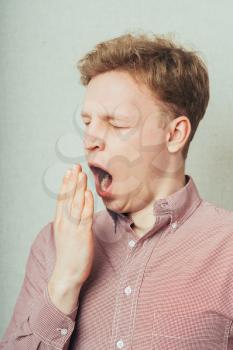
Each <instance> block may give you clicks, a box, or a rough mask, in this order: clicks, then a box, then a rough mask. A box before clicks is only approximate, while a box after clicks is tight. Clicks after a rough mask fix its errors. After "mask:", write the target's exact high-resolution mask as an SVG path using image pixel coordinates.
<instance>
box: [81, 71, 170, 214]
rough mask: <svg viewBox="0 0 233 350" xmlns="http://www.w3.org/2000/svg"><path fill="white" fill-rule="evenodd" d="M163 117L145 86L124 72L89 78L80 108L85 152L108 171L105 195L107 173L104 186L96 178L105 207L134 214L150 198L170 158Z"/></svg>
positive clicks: (88, 158) (111, 72)
mask: <svg viewBox="0 0 233 350" xmlns="http://www.w3.org/2000/svg"><path fill="white" fill-rule="evenodd" d="M87 114H88V116H86V115H87ZM163 118H164V117H162V116H161V112H160V109H159V107H158V105H156V102H155V98H154V97H152V94H151V92H150V91H149V89H147V87H146V86H145V85H142V84H140V86H139V85H138V84H137V83H136V82H135V81H134V80H133V79H132V77H131V76H130V75H129V74H128V73H127V72H119V71H110V72H106V73H102V74H99V75H97V76H96V77H94V78H93V79H91V81H90V82H89V84H88V86H87V89H86V93H85V97H84V103H83V106H82V120H83V122H84V123H85V124H86V125H85V133H84V147H85V154H86V159H87V162H88V163H89V162H90V163H97V164H99V165H100V166H103V167H104V168H105V169H106V170H107V171H108V172H109V173H110V174H111V175H112V181H111V185H110V189H109V190H108V189H107V190H106V192H105V194H103V193H102V192H101V188H102V189H104V188H105V189H106V187H107V186H108V185H109V182H108V180H109V177H106V182H105V186H106V187H105V186H104V185H103V184H101V185H98V181H100V180H98V179H99V177H98V176H96V180H95V181H97V182H96V184H97V185H96V186H97V187H96V189H97V193H98V194H99V195H100V196H101V197H102V199H103V201H104V204H105V206H106V207H107V208H108V209H111V210H113V211H116V212H121V213H124V212H134V211H138V210H140V209H142V208H144V207H145V206H146V205H148V204H149V203H150V202H152V201H153V198H154V196H155V194H156V183H157V182H158V178H161V177H164V175H165V174H166V166H167V162H168V151H167V147H166V129H167V128H166V129H165V128H163V122H164V119H163ZM109 181H110V180H109ZM103 182H104V181H102V183H103ZM100 183H101V181H100ZM102 186H104V187H102Z"/></svg>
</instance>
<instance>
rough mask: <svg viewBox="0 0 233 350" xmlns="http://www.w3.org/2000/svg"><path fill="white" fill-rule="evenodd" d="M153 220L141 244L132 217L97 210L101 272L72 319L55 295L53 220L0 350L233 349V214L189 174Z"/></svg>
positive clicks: (96, 270)
mask: <svg viewBox="0 0 233 350" xmlns="http://www.w3.org/2000/svg"><path fill="white" fill-rule="evenodd" d="M154 214H155V223H154V226H153V228H152V229H150V230H149V231H148V232H147V233H146V234H145V235H144V236H143V237H141V238H139V237H138V236H137V235H136V234H135V232H134V231H133V229H132V228H131V223H132V221H131V219H130V218H129V217H128V216H126V215H124V214H117V215H116V214H114V213H113V212H110V211H108V210H106V209H104V210H101V211H99V212H97V213H95V215H94V221H93V232H94V238H95V257H94V262H93V268H92V271H91V274H90V276H89V277H88V279H87V280H86V282H85V283H84V285H83V286H82V289H81V293H80V297H79V301H78V304H77V307H76V308H75V309H74V310H73V312H72V313H71V314H70V315H65V314H63V313H62V312H61V311H59V310H58V309H57V308H56V307H55V305H53V303H52V302H51V300H50V299H49V295H48V291H47V283H48V280H49V278H50V276H51V274H52V271H53V267H54V263H55V246H54V232H53V222H49V223H48V224H47V225H46V226H44V227H43V228H42V230H41V231H40V232H39V233H38V234H37V236H36V238H35V239H34V241H33V243H32V245H31V249H30V253H29V256H28V260H27V265H26V272H25V278H24V281H23V283H22V287H21V291H20V294H19V296H18V298H17V301H16V305H15V308H14V312H13V315H12V317H11V320H10V323H9V325H8V327H7V329H6V331H5V334H4V336H3V339H2V342H1V346H0V349H4V350H7V349H14V350H36V349H37V350H38V349H40V350H42V349H43V350H44V349H46V350H50V349H51V350H52V349H69V350H117V349H123V350H227V349H228V350H230V349H231V350H232V349H233V212H231V211H228V210H226V209H223V208H220V207H217V206H215V205H214V204H212V203H210V202H207V201H206V200H203V199H202V198H201V197H200V195H199V193H198V190H197V187H196V185H195V183H194V181H193V179H192V177H191V176H190V175H186V184H185V186H183V187H182V188H181V189H180V190H178V191H177V192H174V193H172V194H171V195H169V196H168V197H166V198H162V199H159V200H156V201H155V203H154ZM77 254H78V252H77Z"/></svg>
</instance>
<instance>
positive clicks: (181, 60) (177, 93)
mask: <svg viewBox="0 0 233 350" xmlns="http://www.w3.org/2000/svg"><path fill="white" fill-rule="evenodd" d="M197 53H198V52H197V51H194V50H188V49H185V48H184V47H182V46H181V45H180V44H177V43H175V42H174V40H172V39H170V38H169V37H166V36H165V35H156V34H152V35H151V36H149V35H147V34H138V35H136V34H133V33H132V32H131V33H126V34H124V35H121V36H119V37H116V38H113V39H110V40H107V41H103V42H100V43H98V44H97V45H96V46H95V48H94V49H93V50H92V51H90V52H88V53H87V54H86V55H85V56H84V57H83V58H81V59H80V60H79V61H78V63H77V68H78V69H79V71H80V73H81V78H80V81H81V83H82V84H83V85H84V86H86V85H87V84H88V83H89V81H90V80H91V79H92V78H93V77H95V76H96V75H98V74H100V73H104V72H107V71H111V70H119V71H126V72H128V73H129V74H131V76H132V77H133V78H134V79H135V80H136V81H139V82H142V83H144V84H146V86H148V87H149V88H150V90H151V92H152V94H153V95H154V96H155V98H156V100H157V101H160V104H159V105H160V109H161V113H162V114H161V115H163V116H164V117H166V118H165V120H166V122H167V121H169V120H171V119H174V118H176V117H178V116H179V115H185V116H186V117H187V118H188V119H189V121H190V124H191V132H190V135H189V138H188V140H187V142H186V144H185V146H184V147H183V149H182V154H183V157H184V159H186V157H187V153H188V149H189V145H190V142H191V140H192V138H193V136H194V134H195V132H196V129H197V127H198V124H199V122H200V120H201V119H202V118H203V117H204V114H205V111H206V108H207V105H208V101H209V77H208V70H207V67H206V65H205V63H204V61H203V60H202V59H201V57H199V56H198V54H197Z"/></svg>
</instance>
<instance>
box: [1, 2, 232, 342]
mask: <svg viewBox="0 0 233 350" xmlns="http://www.w3.org/2000/svg"><path fill="white" fill-rule="evenodd" d="M232 12H233V4H232V2H231V1H230V0H229V1H226V0H224V1H214V2H213V1H211V0H206V1H202V0H196V1H187V0H183V1H174V0H159V1H158V0H157V1H155V0H154V1H152V0H150V1H149V0H147V1H145V0H144V1H140V0H134V1H132V0H131V1H129V0H128V1H112V0H98V2H97V1H96V2H94V1H89V2H83V1H78V0H76V1H75V0H66V1H61V0H56V1H55V0H51V1H45V0H41V1H29V0H28V1H27V0H21V1H19V0H5V1H1V2H0V49H1V54H0V60H1V61H0V70H1V83H0V94H1V100H0V113H1V117H0V121H1V127H0V150H1V151H0V166H1V173H0V174H1V202H0V205H1V208H0V222H1V231H0V234H1V241H0V243H1V251H0V268H1V270H0V280H1V289H0V301H1V305H0V321H1V322H0V335H1V334H2V333H3V331H4V329H5V328H6V326H7V324H8V322H9V320H10V317H11V314H12V311H13V307H14V304H15V301H16V297H17V295H18V293H19V290H20V287H21V283H22V280H23V276H24V272H25V263H26V259H27V256H28V253H29V249H30V245H31V243H32V241H33V239H34V238H35V237H36V235H37V234H38V232H39V230H41V228H42V227H43V226H44V225H45V224H47V223H48V222H49V221H51V220H52V219H53V217H54V210H55V203H56V201H55V194H56V192H57V191H58V189H59V186H60V181H61V179H62V176H63V174H64V171H65V169H67V168H68V167H69V166H70V164H72V163H73V160H74V161H77V159H78V160H80V161H83V157H82V143H81V141H80V138H79V137H78V129H77V128H75V124H74V120H75V118H74V117H75V116H76V114H78V112H77V110H78V109H77V108H78V106H79V105H80V101H81V99H82V96H83V92H84V88H83V87H81V85H80V84H79V74H78V71H77V69H76V67H75V64H76V62H77V60H78V59H79V58H80V57H81V56H82V55H83V54H84V53H85V52H86V51H87V50H90V49H92V48H93V46H94V45H95V44H96V43H97V42H99V41H102V40H106V39H110V38H111V37H114V36H117V35H121V34H123V33H124V32H126V31H128V30H134V31H135V30H141V31H145V32H148V33H149V32H154V33H158V34H169V33H170V34H172V35H173V36H174V38H175V39H176V40H177V41H178V42H180V43H181V44H183V45H184V46H186V47H187V48H191V49H194V50H198V51H199V52H200V54H201V56H202V57H203V59H204V60H205V62H206V63H207V65H208V69H209V76H210V95H211V96H210V102H209V105H208V109H207V112H206V115H205V117H204V119H203V120H202V121H201V123H200V124H199V128H198V130H197V132H196V135H195V137H194V140H193V141H192V143H191V146H190V151H189V155H188V159H187V162H186V173H188V174H191V175H192V177H193V179H194V180H195V182H196V184H197V186H198V189H199V192H200V194H201V196H202V197H204V198H205V199H206V200H209V201H211V202H214V203H215V204H216V205H218V206H222V207H224V208H226V209H230V210H233V202H232V196H233V186H232V172H233V156H232V149H233V138H232V134H233V133H232V130H233V118H232V112H233V99H232V88H233V76H232V72H233V65H232V55H233V40H232V32H233V23H232ZM77 157H79V158H77ZM84 169H85V170H87V168H86V165H85V164H84ZM90 187H91V188H92V190H93V191H94V183H93V182H91V183H90ZM101 208H103V205H102V201H101V199H98V197H97V196H96V195H95V211H97V210H99V209H101Z"/></svg>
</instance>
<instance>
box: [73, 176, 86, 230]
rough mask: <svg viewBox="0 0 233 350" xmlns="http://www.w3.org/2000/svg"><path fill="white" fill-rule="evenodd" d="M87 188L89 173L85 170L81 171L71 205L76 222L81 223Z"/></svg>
mask: <svg viewBox="0 0 233 350" xmlns="http://www.w3.org/2000/svg"><path fill="white" fill-rule="evenodd" d="M86 188H87V175H86V173H84V172H80V173H79V179H78V184H77V187H76V191H75V194H74V198H73V202H72V205H71V213H70V215H71V217H72V218H73V219H74V220H75V223H76V224H79V222H80V219H81V215H82V211H83V207H84V202H85V199H84V196H85V190H86Z"/></svg>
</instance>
